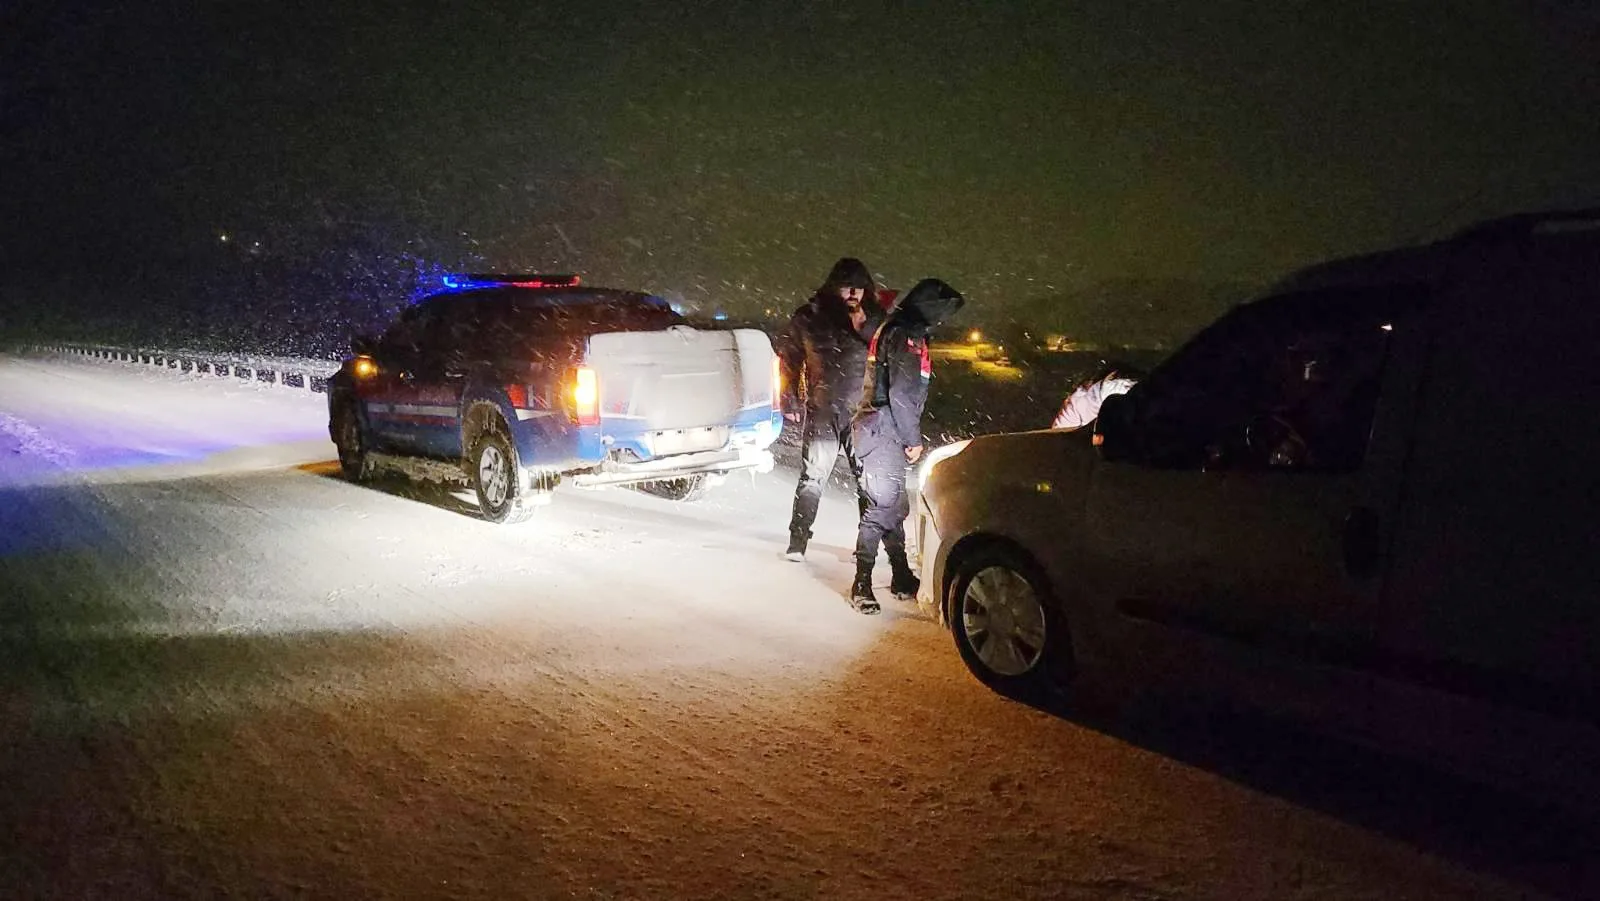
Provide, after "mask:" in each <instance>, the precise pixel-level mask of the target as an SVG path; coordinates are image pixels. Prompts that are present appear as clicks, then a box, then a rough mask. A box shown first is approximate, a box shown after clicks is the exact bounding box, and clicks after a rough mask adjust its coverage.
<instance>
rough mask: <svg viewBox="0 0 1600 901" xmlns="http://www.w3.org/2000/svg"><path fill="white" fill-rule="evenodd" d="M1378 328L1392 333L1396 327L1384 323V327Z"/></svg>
mask: <svg viewBox="0 0 1600 901" xmlns="http://www.w3.org/2000/svg"><path fill="white" fill-rule="evenodd" d="M1378 328H1381V329H1383V330H1384V331H1386V332H1392V331H1394V326H1392V325H1390V324H1389V323H1387V322H1385V323H1384V324H1383V325H1380V326H1378Z"/></svg>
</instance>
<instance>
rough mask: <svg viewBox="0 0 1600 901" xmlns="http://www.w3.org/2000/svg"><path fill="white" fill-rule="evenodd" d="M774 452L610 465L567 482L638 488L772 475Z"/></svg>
mask: <svg viewBox="0 0 1600 901" xmlns="http://www.w3.org/2000/svg"><path fill="white" fill-rule="evenodd" d="M772 465H773V459H772V452H771V451H769V450H766V449H764V448H755V447H741V448H734V449H731V450H715V451H702V452H700V453H693V454H674V455H673V456H670V457H660V458H657V459H653V460H640V461H636V462H626V463H624V462H616V461H608V462H606V463H602V464H601V465H600V466H598V467H596V468H595V469H593V470H591V471H589V472H580V473H574V474H573V475H571V476H568V477H567V481H570V482H571V483H572V484H574V485H577V486H578V487H580V488H599V487H602V486H607V485H636V484H639V483H641V482H655V481H659V480H661V479H680V478H683V477H685V476H693V475H700V474H702V473H728V472H738V471H740V470H746V469H748V470H751V471H753V472H771V471H772Z"/></svg>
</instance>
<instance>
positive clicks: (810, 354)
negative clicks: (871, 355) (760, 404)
mask: <svg viewBox="0 0 1600 901" xmlns="http://www.w3.org/2000/svg"><path fill="white" fill-rule="evenodd" d="M841 287H853V288H862V289H863V290H865V291H866V292H867V296H868V297H870V296H871V295H872V294H873V292H874V291H875V286H874V285H873V283H872V276H871V275H870V274H868V272H867V268H866V266H865V265H863V264H862V263H861V261H860V260H857V259H854V258H852V257H845V258H843V259H841V260H839V262H837V263H835V264H834V266H833V271H832V272H830V273H828V279H827V280H826V281H824V282H823V283H822V287H820V288H818V289H817V293H816V294H814V295H812V297H811V299H810V300H809V301H807V302H806V304H805V306H802V307H801V308H800V309H798V310H796V311H795V313H794V316H792V317H791V318H790V320H789V326H788V328H787V329H786V330H785V332H784V334H783V336H782V339H781V340H780V341H779V353H778V355H779V359H780V361H781V364H782V366H783V385H784V391H785V393H786V394H787V400H788V401H789V404H790V406H789V409H798V407H799V401H800V399H801V398H800V393H799V392H800V386H801V381H802V379H803V380H804V383H805V397H804V400H805V405H806V408H807V409H808V410H814V411H816V410H824V409H834V410H838V411H840V412H842V413H845V414H848V413H849V412H850V411H851V410H852V409H853V407H854V405H855V402H856V398H857V397H858V396H859V394H860V391H861V380H862V377H863V374H864V373H865V371H866V366H867V341H868V340H869V339H870V338H871V337H872V334H873V331H874V330H875V329H877V327H878V324H879V323H880V322H882V321H883V315H882V314H881V313H879V312H878V311H877V310H876V309H875V308H874V306H873V305H872V304H868V303H863V304H862V310H863V312H865V313H866V321H865V323H864V324H863V325H862V327H861V328H860V329H857V328H856V327H855V326H854V325H853V324H852V323H851V321H850V311H849V309H848V308H847V307H846V306H845V303H844V301H843V300H840V299H839V294H838V289H839V288H841Z"/></svg>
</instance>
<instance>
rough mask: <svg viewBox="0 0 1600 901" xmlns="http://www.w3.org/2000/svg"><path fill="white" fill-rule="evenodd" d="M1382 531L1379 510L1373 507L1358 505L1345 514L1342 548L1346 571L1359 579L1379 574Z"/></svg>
mask: <svg viewBox="0 0 1600 901" xmlns="http://www.w3.org/2000/svg"><path fill="white" fill-rule="evenodd" d="M1382 531H1383V530H1382V529H1381V528H1380V523H1379V522H1378V514H1377V511H1375V510H1373V509H1372V508H1371V507H1357V508H1355V509H1354V510H1351V511H1350V513H1349V514H1348V515H1346V516H1345V518H1344V535H1343V545H1344V547H1343V548H1342V550H1343V552H1344V569H1345V572H1347V573H1349V574H1350V575H1351V576H1354V577H1355V578H1357V579H1370V578H1372V577H1373V576H1375V575H1377V574H1378V558H1379V557H1380V556H1382V540H1381V536H1382Z"/></svg>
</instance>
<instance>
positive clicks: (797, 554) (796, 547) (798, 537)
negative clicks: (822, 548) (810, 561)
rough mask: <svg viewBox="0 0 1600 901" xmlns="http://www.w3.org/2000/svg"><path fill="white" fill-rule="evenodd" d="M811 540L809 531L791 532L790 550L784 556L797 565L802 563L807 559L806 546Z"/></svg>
mask: <svg viewBox="0 0 1600 901" xmlns="http://www.w3.org/2000/svg"><path fill="white" fill-rule="evenodd" d="M810 540H811V533H810V532H809V531H806V532H790V533H789V549H788V550H786V551H784V552H783V556H784V557H785V558H787V559H789V560H792V561H794V562H795V563H799V562H801V561H802V560H804V559H806V544H807V543H808V542H810Z"/></svg>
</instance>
